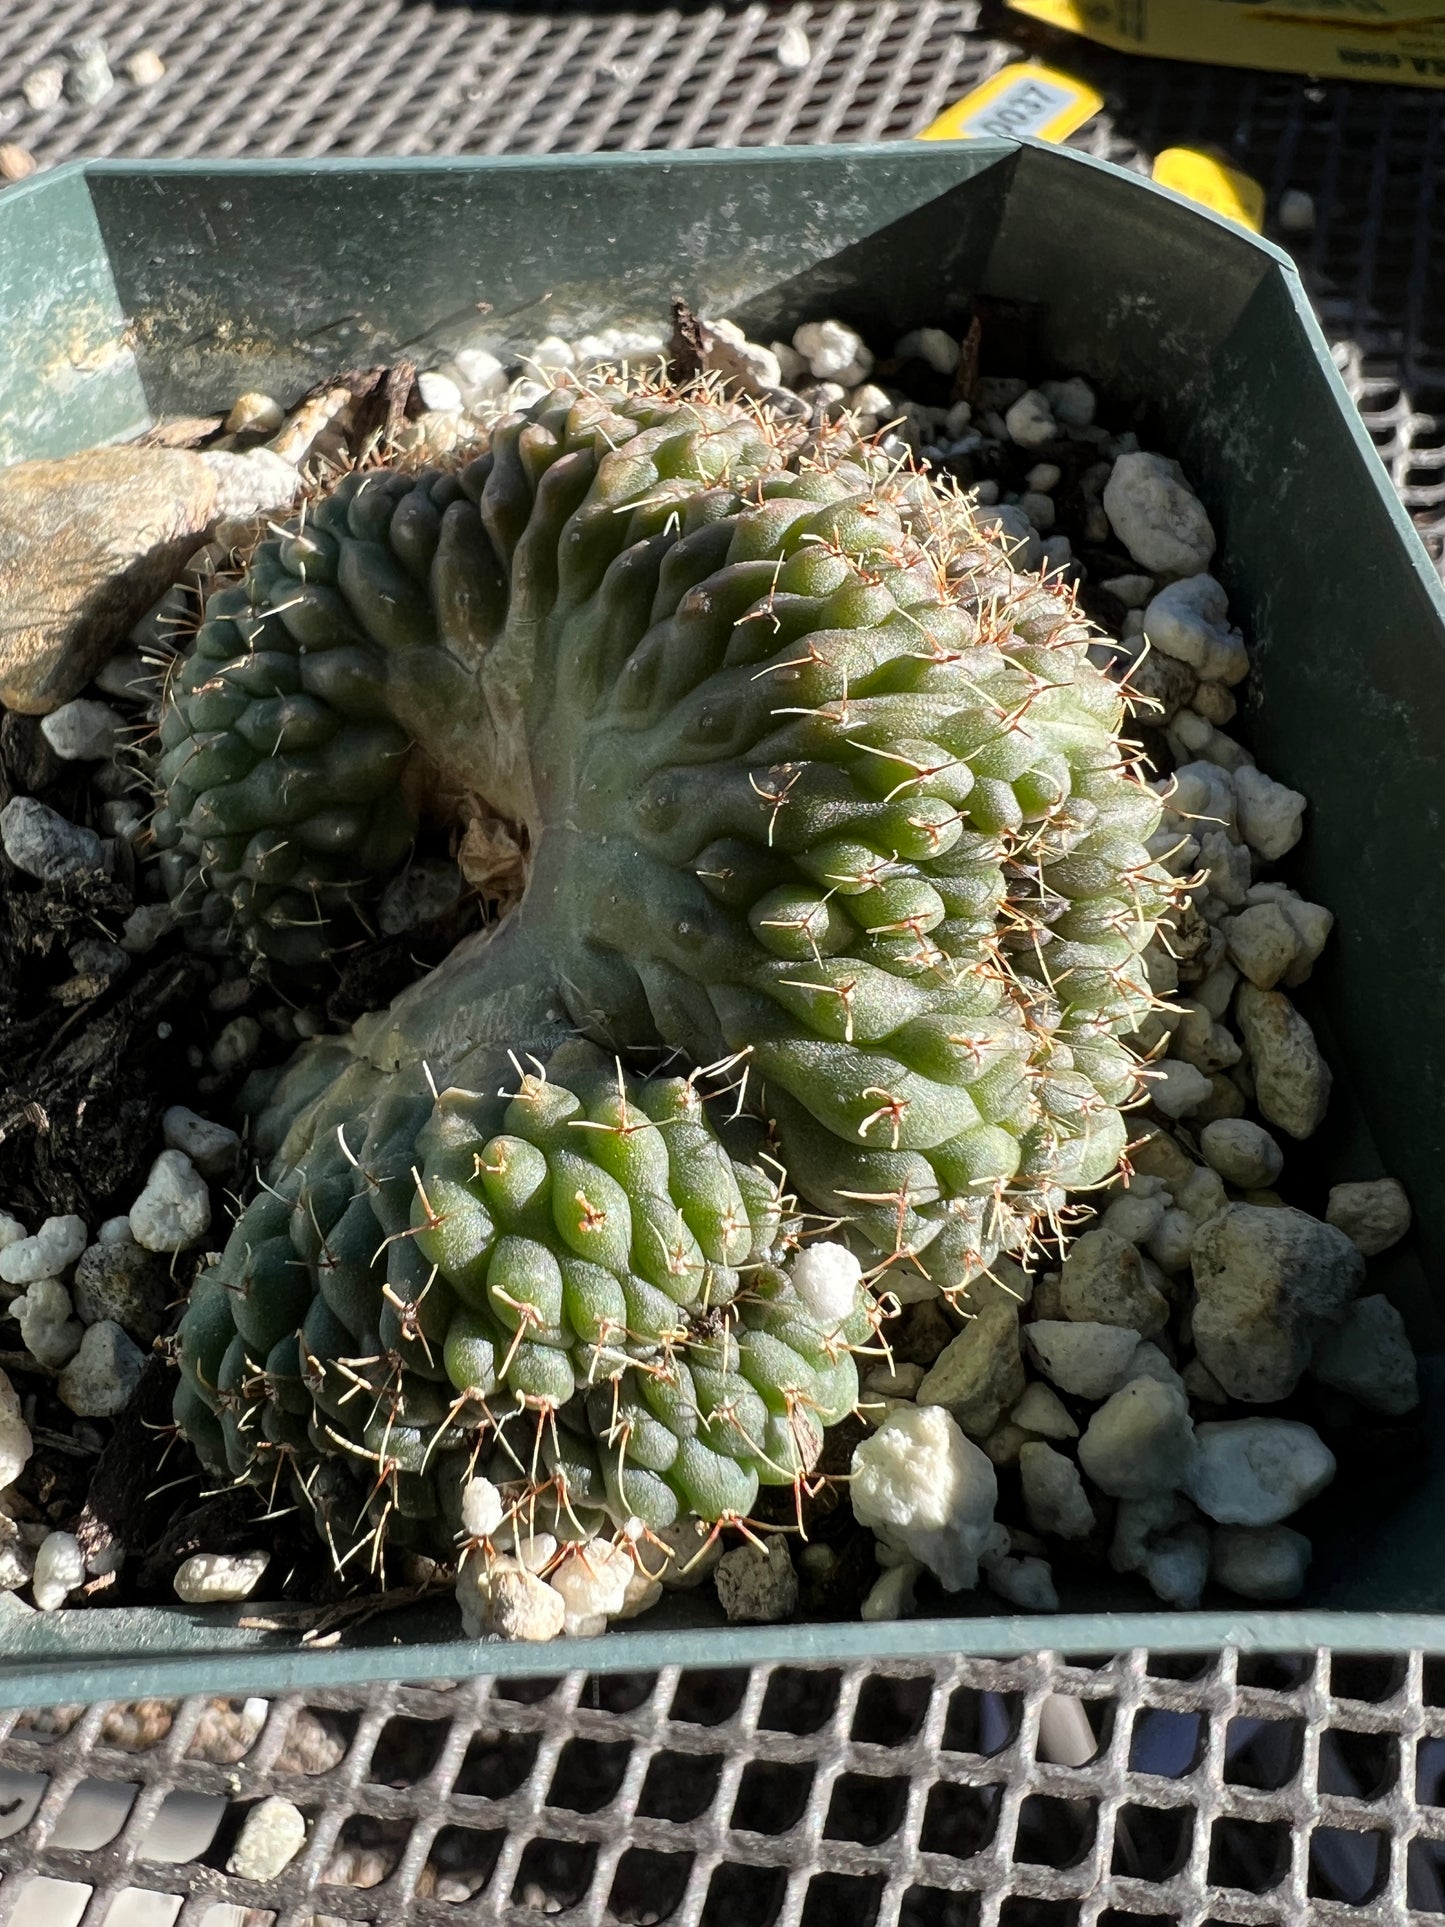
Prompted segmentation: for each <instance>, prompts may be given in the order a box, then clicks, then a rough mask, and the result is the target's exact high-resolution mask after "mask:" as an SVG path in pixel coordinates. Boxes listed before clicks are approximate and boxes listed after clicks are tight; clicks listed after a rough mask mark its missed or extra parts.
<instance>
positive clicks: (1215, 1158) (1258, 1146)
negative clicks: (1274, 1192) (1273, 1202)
mask: <svg viewBox="0 0 1445 1927" xmlns="http://www.w3.org/2000/svg"><path fill="white" fill-rule="evenodd" d="M1199 1148H1200V1150H1201V1151H1202V1152H1203V1153H1204V1156H1205V1158H1206V1159H1207V1160H1208V1162H1209V1164H1210V1165H1211V1166H1212V1168H1213V1169H1214V1170H1216V1171H1217V1172H1218V1173H1219V1175H1220V1177H1222V1178H1223V1179H1224V1181H1225V1183H1226V1184H1233V1185H1237V1186H1238V1187H1239V1189H1240V1190H1241V1191H1263V1190H1266V1189H1267V1188H1268V1187H1269V1186H1270V1185H1272V1184H1273V1183H1274V1181H1275V1179H1276V1178H1277V1177H1278V1176H1279V1174H1280V1172H1281V1171H1282V1170H1283V1169H1284V1152H1283V1151H1281V1149H1280V1148H1279V1146H1278V1144H1276V1143H1275V1141H1274V1139H1273V1138H1272V1137H1271V1136H1270V1134H1269V1132H1268V1131H1266V1130H1265V1128H1264V1126H1263V1125H1262V1124H1254V1123H1251V1121H1250V1120H1249V1119H1248V1118H1245V1117H1217V1118H1215V1119H1214V1121H1213V1122H1212V1123H1210V1124H1206V1125H1205V1127H1204V1129H1203V1130H1202V1131H1201V1132H1200V1133H1199Z"/></svg>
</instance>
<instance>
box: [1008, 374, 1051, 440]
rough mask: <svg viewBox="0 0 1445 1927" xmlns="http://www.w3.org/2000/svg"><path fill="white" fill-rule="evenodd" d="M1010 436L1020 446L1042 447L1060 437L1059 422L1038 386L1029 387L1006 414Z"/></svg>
mask: <svg viewBox="0 0 1445 1927" xmlns="http://www.w3.org/2000/svg"><path fill="white" fill-rule="evenodd" d="M1003 419H1004V427H1005V428H1006V429H1007V431H1008V438H1009V440H1010V441H1011V442H1014V443H1016V444H1017V445H1018V447H1020V448H1041V447H1042V446H1043V444H1044V443H1045V442H1056V441H1057V440H1058V439H1059V424H1058V423H1057V422H1056V421H1055V420H1054V416H1053V411H1052V409H1051V408H1050V407H1049V404H1048V402H1047V400H1046V399H1045V398H1044V396H1043V395H1042V394H1040V392H1039V391H1038V389H1037V388H1030V389H1027V390H1026V391H1025V392H1024V393H1023V394H1022V395H1020V396H1019V398H1018V400H1017V401H1016V402H1015V403H1014V404H1013V406H1012V407H1011V408H1010V409H1008V411H1007V412H1006V413H1005V415H1004V418H1003Z"/></svg>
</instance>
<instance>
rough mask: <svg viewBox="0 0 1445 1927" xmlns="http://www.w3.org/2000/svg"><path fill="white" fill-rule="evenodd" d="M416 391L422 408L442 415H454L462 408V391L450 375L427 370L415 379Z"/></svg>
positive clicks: (436, 370) (437, 370) (432, 369)
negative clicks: (435, 410) (433, 410)
mask: <svg viewBox="0 0 1445 1927" xmlns="http://www.w3.org/2000/svg"><path fill="white" fill-rule="evenodd" d="M416 391H417V394H418V395H419V396H420V397H421V405H422V407H423V408H425V409H428V410H431V409H437V410H439V411H441V412H442V413H443V414H447V415H454V414H456V413H457V411H458V410H459V409H460V408H461V406H462V391H461V389H460V387H458V385H457V383H456V382H454V381H453V380H452V378H451V376H450V375H444V374H442V373H441V372H440V370H439V369H436V368H429V369H428V370H427V372H426V373H425V374H424V375H418V376H417V378H416Z"/></svg>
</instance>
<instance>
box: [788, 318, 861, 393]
mask: <svg viewBox="0 0 1445 1927" xmlns="http://www.w3.org/2000/svg"><path fill="white" fill-rule="evenodd" d="M793 346H794V347H795V348H796V349H797V351H798V353H799V354H800V355H801V356H802V357H803V359H804V360H805V361H806V362H807V364H808V370H809V373H810V374H812V375H813V376H814V378H815V379H816V380H818V381H837V382H841V383H842V384H843V386H844V387H845V388H854V387H856V386H857V385H858V383H859V382H860V381H863V380H864V379H865V378H866V377H867V376H868V375H869V374H871V373H872V370H873V356H872V353H871V352H870V351H869V349H868V348H867V346H866V345H865V343H864V341H863V338H862V336H861V335H859V334H858V333H857V332H856V330H854V329H852V328H850V327H848V325H847V324H846V323H845V322H842V321H805V322H804V323H803V325H802V327H801V328H798V329H797V330H796V331H795V332H794V335H793Z"/></svg>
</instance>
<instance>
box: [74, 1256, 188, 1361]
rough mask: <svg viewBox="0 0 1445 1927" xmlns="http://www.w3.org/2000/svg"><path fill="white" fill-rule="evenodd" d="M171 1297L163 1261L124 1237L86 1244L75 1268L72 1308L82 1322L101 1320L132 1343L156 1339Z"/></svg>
mask: <svg viewBox="0 0 1445 1927" xmlns="http://www.w3.org/2000/svg"><path fill="white" fill-rule="evenodd" d="M175 1295H176V1287H175V1286H173V1285H172V1283H171V1280H170V1276H169V1274H168V1273H167V1271H166V1267H165V1263H164V1260H163V1259H161V1258H160V1257H159V1256H157V1254H156V1253H155V1252H152V1251H146V1250H144V1249H143V1248H142V1247H141V1246H140V1245H138V1244H136V1243H135V1241H134V1240H133V1239H132V1238H130V1237H129V1236H127V1237H126V1238H125V1240H124V1241H115V1240H112V1241H109V1242H106V1243H97V1244H93V1245H91V1246H89V1248H88V1249H87V1250H85V1251H83V1252H82V1253H81V1255H80V1263H79V1264H78V1265H77V1266H76V1267H75V1285H74V1297H75V1310H76V1314H77V1316H78V1317H79V1318H80V1319H81V1321H82V1322H83V1323H84V1324H87V1325H98V1324H102V1323H104V1322H106V1321H107V1320H108V1321H109V1322H110V1323H111V1324H114V1325H119V1326H120V1327H121V1329H122V1330H123V1331H125V1332H128V1333H129V1334H130V1336H131V1337H132V1338H133V1339H134V1340H135V1341H136V1343H137V1344H138V1345H142V1346H149V1345H150V1344H151V1343H152V1341H153V1340H154V1339H156V1338H157V1337H159V1335H160V1332H161V1328H162V1326H163V1325H164V1324H165V1322H166V1310H167V1307H168V1306H169V1305H170V1302H171V1299H172V1298H173V1297H174V1296H175Z"/></svg>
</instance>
